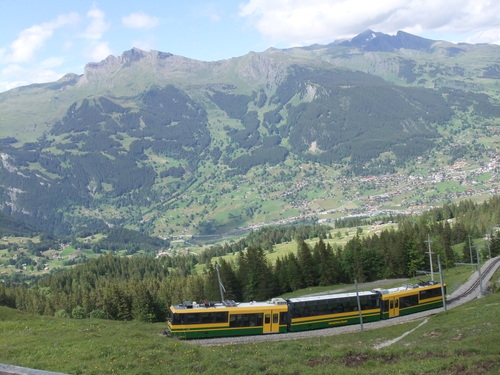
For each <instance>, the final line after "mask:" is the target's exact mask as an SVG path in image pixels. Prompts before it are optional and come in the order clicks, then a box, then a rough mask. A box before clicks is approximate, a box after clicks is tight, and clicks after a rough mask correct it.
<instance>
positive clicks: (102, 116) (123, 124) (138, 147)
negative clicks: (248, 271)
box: [0, 30, 500, 237]
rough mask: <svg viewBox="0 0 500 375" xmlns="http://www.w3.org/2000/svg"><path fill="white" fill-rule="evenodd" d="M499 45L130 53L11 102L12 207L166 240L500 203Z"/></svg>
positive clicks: (371, 38) (61, 226) (414, 39)
mask: <svg viewBox="0 0 500 375" xmlns="http://www.w3.org/2000/svg"><path fill="white" fill-rule="evenodd" d="M499 78H500V46H497V45H488V44H480V45H479V44H478V45H471V44H453V43H449V42H445V41H434V40H429V39H424V38H420V37H418V36H414V35H411V34H408V33H404V32H401V31H400V32H398V33H397V34H396V35H394V36H391V35H386V34H383V33H379V32H373V31H371V30H368V31H366V32H363V33H361V34H359V35H358V36H356V37H354V38H352V39H351V40H342V41H335V42H333V43H331V44H328V45H312V46H308V47H296V48H290V49H275V48H271V49H268V50H266V51H264V52H261V53H256V52H250V53H248V54H247V55H244V56H241V57H235V58H231V59H228V60H222V61H215V62H203V61H197V60H193V59H189V58H186V57H182V56H176V55H173V54H171V53H166V52H160V51H149V52H147V51H142V50H140V49H137V48H133V49H131V50H129V51H125V52H123V54H122V55H121V56H109V57H108V58H106V59H105V60H103V61H101V62H97V63H89V64H87V65H86V67H85V70H84V73H83V74H82V75H76V74H67V75H66V76H64V77H63V78H62V79H60V80H58V81H56V82H51V83H44V84H33V85H29V86H25V87H19V88H16V89H12V90H10V91H7V92H4V93H0V134H1V138H0V158H1V159H0V160H1V164H0V179H1V181H0V195H1V200H0V208H1V210H2V212H3V213H4V214H6V215H8V216H11V217H12V218H14V219H16V220H20V221H21V222H23V223H25V224H26V225H29V226H31V227H34V228H37V229H39V230H43V231H47V232H51V233H58V234H69V233H76V232H78V231H84V230H97V229H99V228H102V227H103V226H126V227H130V228H134V229H140V230H141V231H144V232H147V233H149V234H153V235H156V236H160V237H167V236H173V235H177V236H179V235H186V234H188V235H197V234H220V233H227V232H230V231H232V230H237V229H241V228H251V227H255V226H258V225H262V224H264V223H279V222H283V221H287V220H297V219H307V220H333V219H335V218H339V217H344V216H348V215H359V214H373V213H374V212H398V211H407V210H413V209H415V207H417V206H432V205H433V204H437V203H443V202H447V201H450V200H453V199H459V198H461V197H463V196H476V195H477V196H483V197H484V196H489V195H491V194H497V193H498V188H499V183H498V182H499V180H498V174H497V172H498V141H499V138H500V137H499V130H498V129H499V125H500V85H499V82H500V80H499Z"/></svg>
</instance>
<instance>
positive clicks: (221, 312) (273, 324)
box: [166, 298, 288, 339]
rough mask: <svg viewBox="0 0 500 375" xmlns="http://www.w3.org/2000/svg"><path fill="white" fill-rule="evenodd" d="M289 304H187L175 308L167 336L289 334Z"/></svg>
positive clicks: (203, 336) (276, 299) (280, 301)
mask: <svg viewBox="0 0 500 375" xmlns="http://www.w3.org/2000/svg"><path fill="white" fill-rule="evenodd" d="M287 312H288V305H287V303H286V300H284V299H282V298H273V299H272V300H271V301H268V302H248V303H236V302H234V301H224V302H223V303H212V302H210V303H208V302H207V303H201V304H198V303H196V302H193V303H191V302H184V303H183V304H181V305H176V306H171V307H170V313H171V317H170V319H169V320H168V323H167V324H168V329H167V331H166V332H167V334H168V335H169V336H173V337H178V338H182V339H195V338H208V337H226V336H247V335H261V334H269V333H280V332H281V333H282V332H286V331H287V321H288V319H287Z"/></svg>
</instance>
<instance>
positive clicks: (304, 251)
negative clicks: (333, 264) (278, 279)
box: [297, 239, 317, 287]
mask: <svg viewBox="0 0 500 375" xmlns="http://www.w3.org/2000/svg"><path fill="white" fill-rule="evenodd" d="M297 245H298V247H297V259H298V261H299V266H300V269H301V271H302V281H303V287H309V286H315V285H317V276H316V275H317V273H316V265H315V264H314V259H313V256H312V253H311V249H310V248H309V246H308V245H307V244H306V243H305V241H304V240H301V239H300V240H297Z"/></svg>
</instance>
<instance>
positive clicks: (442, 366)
mask: <svg viewBox="0 0 500 375" xmlns="http://www.w3.org/2000/svg"><path fill="white" fill-rule="evenodd" d="M499 280H500V272H497V274H496V275H495V277H494V281H497V282H498V281H499ZM498 316H500V293H495V294H489V295H487V296H485V297H483V298H481V299H476V300H474V301H472V302H469V303H467V304H465V305H462V306H460V307H457V308H455V309H452V310H449V311H448V312H446V313H444V312H441V313H439V314H437V315H435V316H432V317H431V318H430V319H429V320H428V322H426V323H425V324H423V325H422V326H420V327H418V328H417V326H418V325H419V324H420V323H421V322H422V321H415V322H411V323H405V324H396V325H394V326H391V327H386V328H380V329H376V330H365V331H364V332H359V333H350V334H341V335H335V336H331V337H320V338H311V339H300V340H291V341H290V340H285V338H286V334H284V335H283V338H284V340H282V341H276V342H263V343H247V344H229V345H223V346H211V347H204V346H199V345H196V344H192V343H189V342H185V341H179V340H177V339H171V338H167V337H165V336H163V335H162V332H163V330H164V329H165V324H164V323H155V324H148V323H141V322H118V321H109V320H98V319H83V320H78V319H64V318H56V317H47V316H35V315H30V314H26V313H22V312H19V311H16V310H12V309H8V308H5V307H0V337H1V338H2V340H1V341H0V363H6V364H12V365H17V366H24V367H29V368H36V369H43V370H48V371H56V372H64V373H68V374H141V375H144V374H166V373H176V374H194V373H204V374H217V375H218V374H220V373H221V372H224V371H230V372H231V374H256V373H260V374H294V375H299V374H304V375H306V374H336V375H342V374H353V375H354V374H356V375H357V374H415V375H416V374H464V375H465V374H470V375H480V374H498V373H499V371H500V355H499V349H498V337H500V321H499V319H498ZM414 328H416V329H415V330H414V331H412V332H411V333H409V334H408V335H406V336H405V337H404V338H402V339H401V340H400V341H398V342H396V343H394V344H392V345H390V346H387V347H385V348H382V349H378V350H377V349H376V347H377V345H380V344H382V343H384V342H387V341H389V340H393V339H396V338H398V337H400V336H401V335H403V334H404V333H406V332H408V331H410V330H412V329H414Z"/></svg>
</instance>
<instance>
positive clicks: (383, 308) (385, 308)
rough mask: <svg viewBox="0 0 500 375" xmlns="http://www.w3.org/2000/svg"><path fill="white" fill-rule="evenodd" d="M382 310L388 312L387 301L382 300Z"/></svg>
mask: <svg viewBox="0 0 500 375" xmlns="http://www.w3.org/2000/svg"><path fill="white" fill-rule="evenodd" d="M382 311H383V312H388V311H389V301H387V300H386V301H382Z"/></svg>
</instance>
